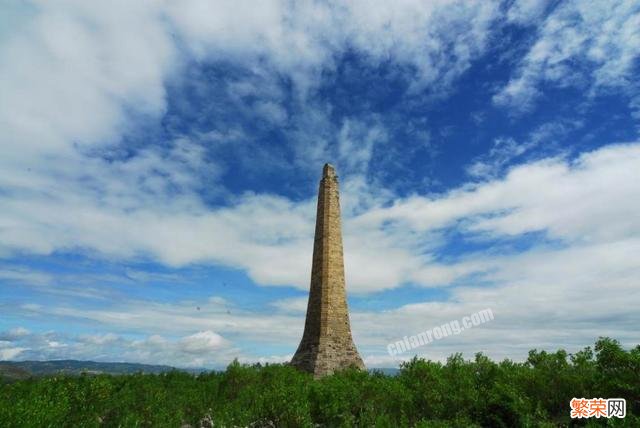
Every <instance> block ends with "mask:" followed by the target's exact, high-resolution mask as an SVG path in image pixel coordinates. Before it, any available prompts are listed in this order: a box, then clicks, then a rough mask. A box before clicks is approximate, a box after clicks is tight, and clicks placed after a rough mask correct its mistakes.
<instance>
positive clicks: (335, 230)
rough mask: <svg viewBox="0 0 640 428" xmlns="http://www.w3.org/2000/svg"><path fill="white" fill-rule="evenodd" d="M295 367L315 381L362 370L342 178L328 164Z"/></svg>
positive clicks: (323, 180)
mask: <svg viewBox="0 0 640 428" xmlns="http://www.w3.org/2000/svg"><path fill="white" fill-rule="evenodd" d="M291 364H292V365H293V366H295V367H298V368H299V369H301V370H304V371H307V372H310V373H313V375H314V377H316V378H317V377H321V376H324V375H328V374H331V373H333V372H334V371H336V370H339V369H343V368H346V367H349V366H356V367H358V368H364V363H363V362H362V358H360V355H359V354H358V351H357V349H356V347H355V345H354V344H353V339H352V337H351V326H350V323H349V309H348V307H347V297H346V291H345V280H344V260H343V250H342V226H341V221H340V196H339V191H338V176H337V175H336V171H335V168H334V167H333V166H332V165H330V164H328V163H327V164H325V165H324V168H323V169H322V180H321V181H320V188H319V190H318V208H317V215H316V231H315V239H314V243H313V261H312V267H311V287H310V290H309V303H308V304H307V318H306V321H305V325H304V334H303V335H302V340H301V341H300V345H299V346H298V350H297V351H296V353H295V355H294V356H293V359H292V360H291Z"/></svg>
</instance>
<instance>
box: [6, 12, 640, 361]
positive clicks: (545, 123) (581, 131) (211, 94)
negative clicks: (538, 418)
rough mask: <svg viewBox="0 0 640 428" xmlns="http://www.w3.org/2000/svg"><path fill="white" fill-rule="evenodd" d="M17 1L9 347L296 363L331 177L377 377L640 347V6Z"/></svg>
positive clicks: (367, 354)
mask: <svg viewBox="0 0 640 428" xmlns="http://www.w3.org/2000/svg"><path fill="white" fill-rule="evenodd" d="M0 7H1V8H2V13H0V16H1V18H0V94H2V96H1V97H0V128H1V129H2V130H3V132H2V135H1V136H0V145H1V146H0V147H1V149H2V152H1V153H2V156H0V207H1V209H0V313H1V314H2V316H0V359H14V360H25V359H60V358H76V359H92V360H98V361H122V360H125V361H134V362H144V363H159V364H171V365H176V366H185V367H186V366H191V367H215V368H219V367H224V366H225V365H226V364H228V363H229V362H230V361H231V360H232V359H234V358H238V359H240V360H241V361H247V362H253V361H263V362H281V361H287V360H288V359H290V357H291V355H292V354H293V352H294V351H295V349H296V347H297V344H298V342H299V340H300V338H301V335H302V329H303V324H304V311H305V308H306V297H307V293H308V286H309V275H310V264H311V251H312V240H313V230H314V226H313V225H314V216H315V198H316V191H317V185H318V180H319V179H320V175H321V168H322V165H323V164H324V163H325V162H331V163H333V164H334V165H335V166H336V168H337V170H338V174H339V176H340V185H341V198H342V199H341V203H342V210H343V228H344V245H345V263H346V271H347V272H346V275H347V290H348V294H349V304H350V309H351V320H352V330H353V334H354V338H355V342H356V344H357V346H358V348H359V349H360V352H361V354H362V355H363V357H364V359H365V362H366V364H367V365H368V366H370V367H392V366H397V364H398V363H399V362H400V361H401V360H402V359H404V358H409V357H411V355H409V354H405V355H402V356H400V358H398V357H392V356H390V355H388V354H387V348H386V345H387V344H388V343H389V342H391V341H395V340H397V339H398V338H401V337H402V336H404V335H411V334H415V333H417V332H420V331H423V330H426V329H430V328H432V327H434V326H438V325H441V324H443V323H446V322H449V321H453V320H457V319H460V318H462V317H463V316H466V315H469V314H471V313H473V312H475V311H478V310H481V309H485V308H491V309H492V311H493V313H494V315H495V319H494V320H493V321H491V322H490V323H488V324H486V325H482V326H480V327H477V328H476V329H474V330H472V331H465V332H464V333H463V334H460V335H457V336H455V337H448V338H446V339H443V340H441V341H438V342H434V343H432V344H430V345H428V346H426V347H423V348H420V349H417V350H415V352H416V353H417V354H419V355H421V356H424V357H426V358H431V359H435V360H441V359H444V358H446V357H447V356H448V355H450V354H451V353H453V352H463V353H464V354H465V355H466V356H471V355H473V353H475V352H479V351H482V352H485V353H486V354H487V355H489V356H491V357H493V358H499V359H501V358H506V357H508V358H512V359H515V360H522V359H524V358H526V355H527V351H528V350H529V349H532V348H538V349H557V348H559V347H564V348H566V349H567V350H569V351H575V350H577V349H579V348H581V347H583V346H586V345H589V344H592V343H593V342H594V340H595V339H596V338H597V337H598V336H603V335H606V336H611V337H614V338H617V339H619V340H620V341H621V342H622V343H623V344H624V345H626V346H632V345H636V344H638V343H640V337H639V336H638V329H637V325H638V323H639V322H640V319H639V318H638V311H637V308H638V305H639V304H640V293H639V291H638V290H639V288H638V286H639V285H640V284H639V283H638V282H639V281H640V265H639V264H638V262H637V259H638V256H637V255H638V254H640V220H639V219H640V216H639V215H638V212H640V202H639V201H640V180H639V178H640V177H639V172H638V171H640V144H639V135H638V134H639V132H640V86H639V84H638V74H639V72H640V60H639V56H640V4H638V2H635V1H615V2H611V1H601V2H599V1H594V2H579V1H566V2H555V1H536V0H527V1H506V2H491V1H486V2H463V1H432V2H420V1H416V2H412V1H403V2H386V1H379V2H378V1H373V2H372V1H355V0H354V1H347V2H332V1H324V2H290V1H275V0H274V1H264V2H259V3H255V2H249V1H233V2H228V1H203V0H188V1H185V2H180V5H179V6H178V4H176V3H174V2H165V1H162V0H157V1H148V2H139V3H135V4H131V3H128V2H124V1H123V2H119V1H116V2H108V3H105V4H98V3H96V2H81V1H72V0H69V1H60V2H39V1H33V2H23V1H8V2H3V4H2V6H0Z"/></svg>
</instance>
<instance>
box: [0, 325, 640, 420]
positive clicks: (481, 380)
mask: <svg viewBox="0 0 640 428" xmlns="http://www.w3.org/2000/svg"><path fill="white" fill-rule="evenodd" d="M573 397H585V398H594V397H602V398H615V397H621V398H625V399H626V400H627V418H626V419H624V420H618V419H611V420H607V419H593V418H592V419H589V420H582V421H572V420H571V419H570V417H569V401H570V400H571V398H573ZM639 406H640V346H638V347H636V348H634V349H631V350H625V349H623V348H622V347H621V346H620V344H619V343H618V342H617V341H615V340H612V339H609V338H601V339H599V340H598V341H597V342H596V344H595V347H594V348H593V349H592V348H585V349H584V350H582V351H580V352H577V353H576V354H574V355H568V354H567V353H566V352H564V351H563V350H559V351H557V352H555V353H549V352H545V351H537V350H532V351H531V352H530V353H529V357H528V359H527V361H525V362H523V363H516V362H513V361H510V360H504V361H502V362H500V363H496V362H493V361H491V360H490V359H489V358H487V357H486V356H484V355H482V354H477V355H476V356H475V359H474V360H471V361H469V360H464V359H463V358H462V355H460V354H455V355H452V356H451V357H449V359H448V360H447V362H446V363H445V364H442V363H439V362H432V361H426V360H424V359H419V358H414V359H412V360H411V361H409V362H407V363H405V364H403V365H402V366H401V369H400V372H399V374H398V375H397V376H385V375H383V374H381V373H378V372H373V373H368V372H362V371H358V370H354V369H350V370H345V371H343V372H340V373H336V374H334V375H333V376H328V377H325V378H323V379H320V380H317V381H314V380H313V379H312V377H311V376H310V375H308V374H306V373H301V372H299V371H297V370H295V369H294V368H292V367H290V366H288V365H266V366H261V365H242V364H239V363H238V362H237V361H234V362H233V363H231V364H230V365H229V366H228V367H227V370H226V371H224V372H211V373H205V374H201V375H198V376H194V375H190V374H188V373H185V372H180V371H174V372H169V373H164V374H159V375H153V374H134V375H122V376H111V375H96V376H93V375H81V376H51V377H40V378H30V379H26V380H20V381H17V382H13V383H8V384H0V426H1V427H66V426H68V427H99V426H108V427H120V426H122V427H180V426H183V425H185V424H188V425H191V426H194V427H195V426H200V421H201V420H202V419H203V418H205V417H208V418H210V419H211V420H212V421H213V423H214V426H227V427H232V426H252V427H261V426H262V427H316V426H327V427H335V426H343V427H370V426H379V427H397V426H415V427H469V426H478V427H480V426H482V427H485V426H488V427H514V426H524V427H551V426H568V425H578V426H603V425H606V426H628V427H632V426H640V408H639Z"/></svg>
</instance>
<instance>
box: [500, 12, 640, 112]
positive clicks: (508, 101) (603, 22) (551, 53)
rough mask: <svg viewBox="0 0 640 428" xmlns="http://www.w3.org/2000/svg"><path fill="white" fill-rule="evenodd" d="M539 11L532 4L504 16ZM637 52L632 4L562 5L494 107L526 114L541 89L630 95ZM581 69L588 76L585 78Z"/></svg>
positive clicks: (639, 18)
mask: <svg viewBox="0 0 640 428" xmlns="http://www.w3.org/2000/svg"><path fill="white" fill-rule="evenodd" d="M541 7H542V5H541V4H539V3H535V2H532V3H531V7H528V6H526V7H525V6H524V5H522V4H521V3H517V4H516V6H514V8H512V9H511V10H510V12H509V14H511V13H512V11H513V12H514V13H515V15H514V17H515V16H516V15H517V16H520V15H521V12H523V11H525V10H530V9H531V10H539V9H540V8H541ZM536 13H538V12H536ZM527 14H528V13H525V15H527ZM514 19H515V18H514ZM639 52H640V7H638V4H637V2H635V1H633V0H621V1H615V2H611V1H606V0H602V1H592V2H588V3H587V2H582V1H566V2H561V3H559V4H558V6H557V7H556V8H555V9H554V10H553V12H552V13H551V14H550V15H549V16H548V17H547V18H546V20H545V21H544V22H543V23H542V24H541V27H540V29H539V35H538V37H537V39H536V41H535V42H534V43H533V45H532V46H531V48H530V49H529V51H528V53H527V54H526V55H525V57H524V59H523V60H522V62H521V63H520V65H519V70H518V72H517V74H516V75H515V76H514V77H513V78H512V79H511V80H510V81H509V82H508V83H507V85H506V86H505V87H503V88H502V89H501V90H500V91H499V92H498V93H497V94H496V95H495V96H494V98H493V100H494V102H495V103H496V104H498V105H502V106H509V107H511V108H514V109H516V110H521V111H523V110H528V109H530V108H531V107H532V106H533V104H534V102H535V100H536V98H537V97H539V96H540V95H541V92H540V89H539V88H540V86H541V85H542V84H545V83H550V84H553V85H555V86H558V87H566V86H577V87H580V88H586V89H588V90H589V91H590V93H591V95H596V94H598V93H601V92H603V91H607V90H610V89H612V88H614V89H616V88H617V89H622V90H623V91H630V90H633V86H631V85H630V83H632V82H633V78H632V73H633V70H634V64H635V63H636V62H637V59H638V56H639ZM585 68H588V69H589V70H590V71H589V72H588V73H586V74H585V73H584V72H583V69H585ZM628 95H632V94H630V93H629V94H628Z"/></svg>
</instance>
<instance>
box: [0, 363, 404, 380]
mask: <svg viewBox="0 0 640 428" xmlns="http://www.w3.org/2000/svg"><path fill="white" fill-rule="evenodd" d="M172 370H180V371H186V372H188V373H193V374H197V373H201V372H204V371H208V370H206V369H181V368H176V367H171V366H163V365H151V364H137V363H100V362H96V361H77V360H54V361H0V379H2V380H4V381H14V380H20V379H26V378H28V377H31V376H46V375H51V374H57V373H64V374H72V375H79V374H82V373H88V374H101V373H105V374H115V375H118V374H132V373H140V372H142V373H156V374H157V373H164V372H169V371H172ZM369 371H370V372H372V371H380V372H382V373H384V374H385V375H387V376H395V375H396V374H398V369H394V368H382V369H371V370H369Z"/></svg>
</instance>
